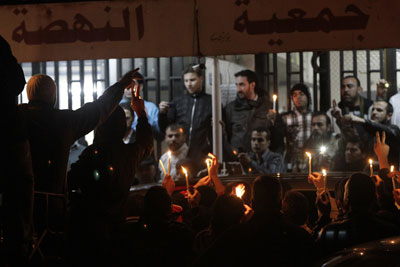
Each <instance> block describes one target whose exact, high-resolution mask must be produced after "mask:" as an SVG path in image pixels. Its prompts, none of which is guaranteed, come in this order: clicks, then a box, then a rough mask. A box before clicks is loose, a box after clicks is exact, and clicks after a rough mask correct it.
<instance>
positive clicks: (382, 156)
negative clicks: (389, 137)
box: [374, 132, 390, 169]
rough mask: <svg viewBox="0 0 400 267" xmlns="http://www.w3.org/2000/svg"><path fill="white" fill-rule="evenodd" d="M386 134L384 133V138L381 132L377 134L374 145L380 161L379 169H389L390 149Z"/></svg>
mask: <svg viewBox="0 0 400 267" xmlns="http://www.w3.org/2000/svg"><path fill="white" fill-rule="evenodd" d="M385 142H386V133H385V132H382V138H381V136H380V134H379V132H376V143H375V144H374V151H375V154H376V156H377V157H378V160H379V168H381V169H383V168H389V162H388V155H389V150H390V147H389V146H388V145H387V144H386V143H385Z"/></svg>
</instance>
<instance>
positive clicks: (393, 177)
mask: <svg viewBox="0 0 400 267" xmlns="http://www.w3.org/2000/svg"><path fill="white" fill-rule="evenodd" d="M395 177H396V175H393V176H392V185H393V190H395V189H396V180H395Z"/></svg>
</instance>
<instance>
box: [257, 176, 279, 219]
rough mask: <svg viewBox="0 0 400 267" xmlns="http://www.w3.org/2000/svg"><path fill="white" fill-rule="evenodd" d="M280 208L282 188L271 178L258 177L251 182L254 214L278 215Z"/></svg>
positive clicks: (276, 180)
mask: <svg viewBox="0 0 400 267" xmlns="http://www.w3.org/2000/svg"><path fill="white" fill-rule="evenodd" d="M281 207H282V186H281V183H280V182H279V180H278V179H277V178H275V177H272V176H267V175H264V176H258V177H257V178H256V179H255V180H254V182H253V189H252V208H253V210H254V212H255V213H270V212H272V213H279V211H280V210H281Z"/></svg>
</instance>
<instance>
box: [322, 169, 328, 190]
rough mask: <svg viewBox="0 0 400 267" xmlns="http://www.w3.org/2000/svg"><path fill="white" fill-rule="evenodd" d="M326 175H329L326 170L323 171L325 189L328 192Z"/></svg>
mask: <svg viewBox="0 0 400 267" xmlns="http://www.w3.org/2000/svg"><path fill="white" fill-rule="evenodd" d="M326 175H327V173H326V170H325V169H322V176H323V178H324V189H325V191H326Z"/></svg>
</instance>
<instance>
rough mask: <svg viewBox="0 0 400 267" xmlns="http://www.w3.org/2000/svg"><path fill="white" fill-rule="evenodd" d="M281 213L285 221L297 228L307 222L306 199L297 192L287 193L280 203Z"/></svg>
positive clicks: (307, 209)
mask: <svg viewBox="0 0 400 267" xmlns="http://www.w3.org/2000/svg"><path fill="white" fill-rule="evenodd" d="M282 212H283V215H284V217H285V218H286V220H288V221H289V222H291V223H293V224H296V225H298V226H301V225H304V224H305V223H306V222H307V220H308V214H309V203H308V199H307V198H306V197H305V196H304V195H303V194H302V193H301V192H298V191H293V190H290V191H287V192H286V194H285V196H284V198H283V201H282Z"/></svg>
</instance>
